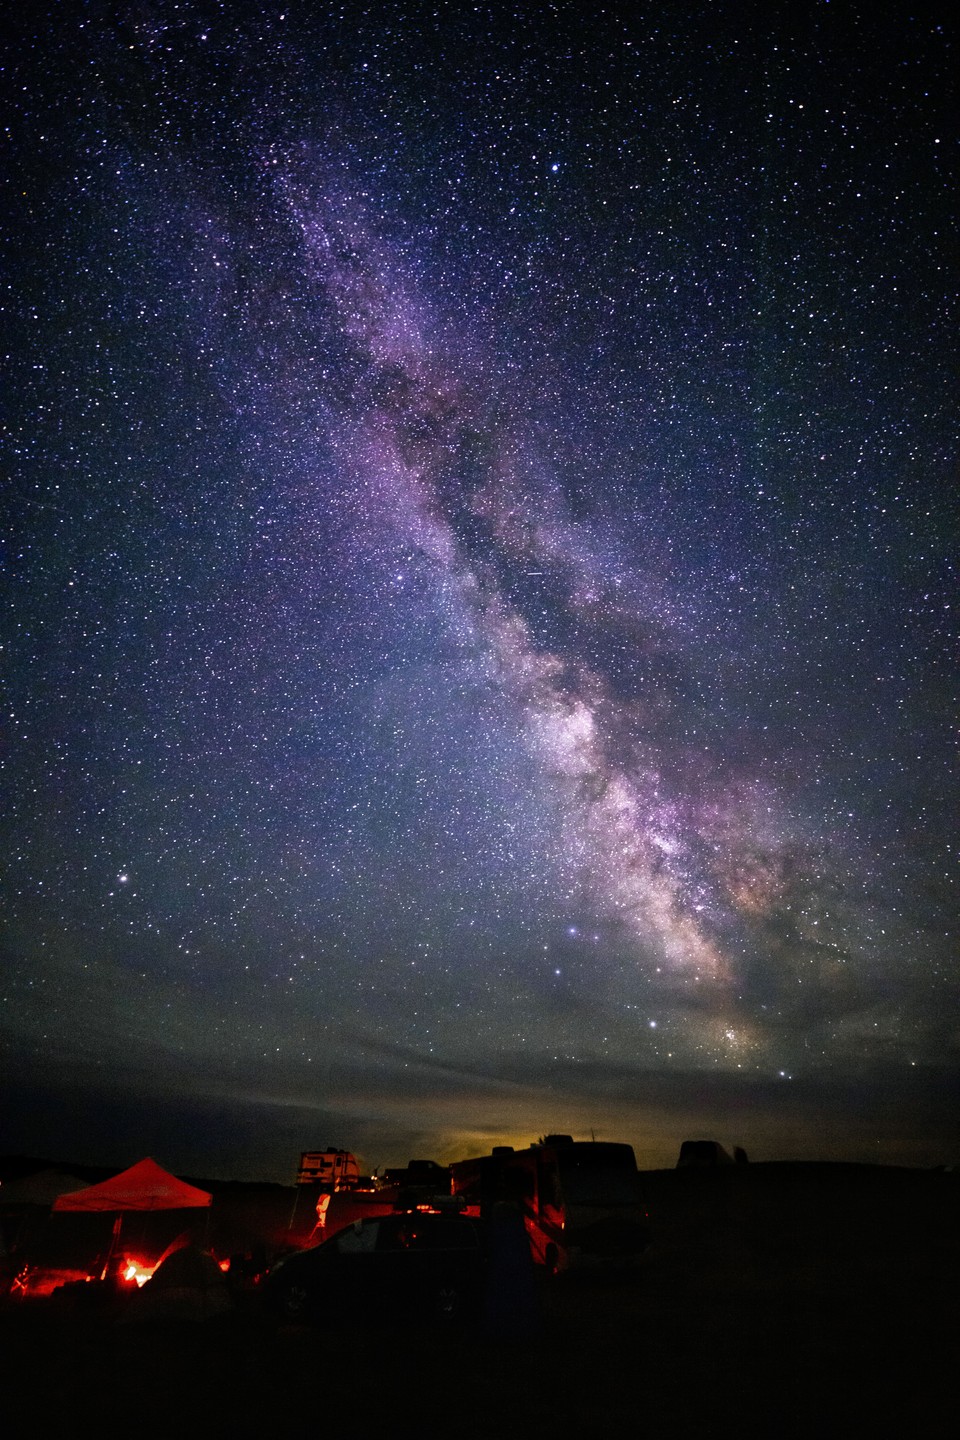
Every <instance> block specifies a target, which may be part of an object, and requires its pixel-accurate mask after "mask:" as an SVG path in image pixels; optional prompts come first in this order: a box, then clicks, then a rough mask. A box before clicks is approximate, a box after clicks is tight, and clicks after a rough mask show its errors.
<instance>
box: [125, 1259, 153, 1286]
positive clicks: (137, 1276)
mask: <svg viewBox="0 0 960 1440" xmlns="http://www.w3.org/2000/svg"><path fill="white" fill-rule="evenodd" d="M155 1268H156V1267H155V1266H153V1265H144V1264H143V1262H142V1261H140V1260H133V1259H131V1258H130V1256H129V1255H128V1256H126V1258H125V1259H124V1262H123V1265H122V1267H121V1269H120V1278H121V1280H125V1281H126V1283H127V1284H128V1285H130V1284H133V1283H136V1285H137V1286H138V1287H139V1286H141V1285H146V1283H147V1281H148V1280H149V1279H150V1277H151V1275H152V1274H153V1272H154V1269H155Z"/></svg>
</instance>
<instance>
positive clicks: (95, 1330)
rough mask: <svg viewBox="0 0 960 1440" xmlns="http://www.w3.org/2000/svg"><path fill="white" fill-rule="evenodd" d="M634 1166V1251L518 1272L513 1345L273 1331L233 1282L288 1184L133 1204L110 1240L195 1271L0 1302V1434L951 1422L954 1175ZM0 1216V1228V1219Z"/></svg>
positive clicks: (894, 1429)
mask: <svg viewBox="0 0 960 1440" xmlns="http://www.w3.org/2000/svg"><path fill="white" fill-rule="evenodd" d="M74 1178H76V1176H74ZM641 1178H642V1182H643V1187H644V1194H645V1199H646V1203H647V1207H648V1211H649V1215H650V1223H651V1228H652V1233H653V1237H654V1242H653V1244H652V1246H651V1248H650V1251H649V1253H648V1254H647V1255H646V1256H645V1257H644V1259H643V1261H642V1263H641V1264H640V1265H639V1266H637V1267H631V1268H630V1269H629V1271H627V1272H624V1273H609V1274H608V1273H600V1274H594V1273H583V1274H577V1273H572V1272H571V1273H570V1274H567V1275H563V1276H560V1277H559V1278H547V1277H544V1276H538V1284H537V1310H536V1316H535V1320H534V1323H532V1324H531V1325H530V1326H529V1327H528V1328H527V1330H526V1332H525V1333H522V1334H517V1333H512V1332H508V1331H498V1329H497V1327H496V1326H495V1325H494V1326H490V1325H489V1324H487V1325H485V1324H483V1323H481V1324H479V1325H476V1326H468V1327H464V1328H454V1329H451V1330H449V1331H447V1330H441V1329H429V1328H425V1329H420V1328H416V1327H408V1328H390V1327H384V1326H381V1325H378V1324H377V1320H376V1317H375V1316H371V1317H370V1320H369V1323H367V1322H364V1321H358V1320H357V1319H356V1317H354V1318H352V1319H351V1320H350V1321H349V1322H345V1321H342V1320H341V1319H339V1318H338V1317H337V1316H335V1315H331V1316H330V1317H329V1318H328V1320H327V1321H326V1322H325V1323H323V1324H321V1325H319V1326H307V1325H295V1324H286V1323H278V1322H277V1320H276V1319H275V1318H274V1317H272V1316H270V1315H269V1314H267V1313H266V1312H265V1310H264V1308H263V1306H262V1305H261V1304H260V1303H259V1300H258V1294H257V1285H256V1284H255V1283H254V1282H253V1280H252V1278H251V1276H252V1274H253V1272H254V1271H255V1269H256V1263H257V1262H256V1256H257V1252H258V1251H259V1252H261V1253H263V1254H264V1255H267V1256H268V1257H269V1255H270V1254H271V1253H276V1252H277V1251H278V1250H279V1249H280V1248H282V1247H283V1245H284V1244H285V1243H290V1237H291V1234H292V1233H293V1235H294V1239H293V1243H301V1244H302V1243H303V1242H304V1240H305V1239H306V1238H307V1235H308V1234H309V1219H308V1217H307V1216H305V1215H304V1214H303V1213H301V1214H300V1215H299V1216H298V1214H297V1203H296V1202H297V1198H298V1197H297V1195H296V1193H295V1191H294V1190H293V1187H284V1186H278V1185H277V1186H266V1185H250V1186H245V1185H243V1184H240V1183H232V1184H220V1185H217V1184H215V1183H214V1184H211V1186H210V1194H211V1200H210V1202H209V1203H206V1204H199V1205H194V1206H192V1207H187V1208H179V1209H172V1210H169V1211H165V1212H161V1211H159V1210H154V1211H152V1212H151V1211H150V1210H149V1209H147V1210H142V1211H130V1212H127V1214H126V1217H125V1221H124V1224H128V1225H129V1226H130V1229H129V1232H128V1233H130V1234H139V1233H142V1232H141V1231H138V1229H137V1227H138V1225H140V1223H141V1222H142V1221H143V1220H144V1219H146V1220H148V1221H150V1222H152V1223H153V1224H154V1226H155V1227H156V1233H155V1234H154V1236H153V1243H154V1245H159V1244H160V1243H161V1242H162V1241H164V1239H165V1237H166V1243H167V1245H169V1244H170V1243H171V1241H176V1240H180V1241H182V1240H183V1239H184V1238H188V1239H191V1240H192V1242H193V1243H192V1244H190V1245H184V1244H183V1243H181V1244H180V1245H179V1251H180V1254H181V1256H185V1255H186V1256H189V1257H191V1258H190V1259H189V1260H188V1261H186V1262H184V1261H183V1260H182V1259H181V1263H180V1273H179V1275H176V1274H175V1275H174V1277H173V1282H172V1283H170V1284H169V1285H168V1287H167V1289H168V1295H167V1301H166V1303H164V1304H156V1305H153V1304H147V1303H146V1300H147V1297H148V1295H149V1293H150V1285H149V1284H148V1285H146V1286H144V1287H143V1288H142V1289H140V1288H138V1287H137V1286H133V1287H132V1288H131V1289H130V1290H129V1293H127V1294H126V1295H121V1296H120V1297H119V1298H116V1299H115V1300H114V1301H113V1302H112V1303H111V1304H110V1305H106V1304H102V1303H97V1302H95V1300H94V1298H93V1297H94V1295H95V1294H96V1287H93V1288H91V1287H90V1286H89V1285H83V1284H82V1283H81V1284H74V1285H71V1284H70V1283H67V1284H64V1285H62V1286H61V1287H60V1288H59V1289H55V1290H53V1291H52V1292H50V1293H48V1294H46V1295H43V1296H39V1295H38V1296H35V1297H33V1298H27V1297H21V1298H19V1299H18V1298H17V1297H16V1296H13V1295H8V1296H7V1298H6V1300H5V1301H4V1304H3V1309H2V1320H0V1323H2V1351H0V1353H2V1356H3V1360H2V1367H3V1393H4V1396H5V1408H6V1413H7V1415H8V1416H10V1417H13V1416H17V1417H19V1418H18V1420H17V1425H16V1426H15V1428H14V1429H12V1430H10V1431H9V1432H8V1433H11V1434H16V1435H19V1434H30V1435H43V1434H52V1433H60V1432H61V1431H62V1430H63V1429H65V1428H66V1427H68V1426H69V1427H70V1428H74V1427H76V1426H77V1425H78V1424H79V1423H80V1421H81V1420H83V1421H85V1422H88V1423H89V1424H90V1425H91V1426H95V1427H96V1429H97V1430H98V1431H99V1433H100V1434H101V1435H109V1434H120V1433H129V1432H130V1430H131V1429H135V1430H136V1432H137V1433H139V1434H147V1435H149V1434H161V1433H167V1431H168V1430H170V1429H171V1428H175V1429H176V1431H177V1432H178V1433H180V1434H182V1435H188V1436H190V1435H198V1436H199V1435H203V1436H219V1435H224V1436H225V1435H231V1436H245V1435H251V1436H253V1435H266V1436H269V1435H272V1434H276V1433H280V1432H283V1431H287V1430H288V1429H289V1430H291V1431H292V1432H293V1431H296V1432H299V1431H301V1430H303V1429H305V1428H309V1429H310V1430H314V1429H317V1428H320V1429H322V1430H324V1431H326V1430H329V1429H336V1430H338V1431H345V1430H348V1429H349V1431H350V1432H351V1433H352V1432H354V1431H356V1430H361V1431H365V1430H367V1429H370V1430H373V1431H376V1430H379V1429H381V1428H383V1427H387V1428H388V1429H389V1428H394V1427H395V1426H396V1423H397V1421H398V1419H399V1418H400V1417H404V1416H406V1417H416V1425H415V1428H416V1430H417V1432H418V1433H419V1432H420V1430H423V1429H426V1430H429V1431H430V1432H431V1433H432V1432H433V1431H434V1430H438V1429H440V1428H441V1427H442V1428H443V1429H444V1431H451V1432H452V1433H455V1434H456V1435H458V1436H466V1437H469V1436H482V1435H489V1434H498V1435H514V1434H516V1435H521V1434H523V1435H526V1434H532V1435H539V1434H549V1435H551V1436H553V1435H558V1436H560V1435H567V1434H571V1435H573V1434H578V1435H589V1434H599V1433H602V1432H606V1431H607V1430H609V1429H610V1428H611V1427H613V1426H617V1427H630V1433H632V1431H633V1430H635V1429H637V1428H638V1427H639V1426H640V1425H641V1424H642V1425H643V1426H644V1427H646V1426H647V1425H649V1424H656V1425H662V1426H664V1427H665V1428H666V1429H667V1430H668V1431H669V1433H670V1434H671V1435H674V1436H684V1435H693V1434H704V1433H719V1432H720V1430H721V1429H724V1428H727V1427H732V1426H736V1428H737V1430H738V1431H739V1433H741V1434H756V1435H774V1434H775V1435H777V1436H791V1435H797V1436H799V1435H801V1434H804V1435H806V1434H809V1433H818V1434H830V1433H841V1432H842V1431H843V1430H845V1429H849V1430H851V1431H853V1430H856V1431H857V1432H861V1433H862V1432H864V1431H868V1432H871V1433H872V1434H874V1435H885V1434H898V1433H903V1432H905V1431H912V1432H913V1433H918V1434H923V1435H926V1436H936V1435H946V1434H948V1433H952V1423H953V1422H954V1421H955V1414H956V1407H955V1404H954V1399H953V1392H954V1381H953V1375H954V1370H955V1367H954V1363H953V1362H954V1358H955V1353H956V1342H957V1336H958V1333H960V1327H958V1320H960V1316H958V1300H957V1297H958V1284H957V1281H958V1278H960V1263H958V1262H960V1237H958V1227H957V1224H956V1220H957V1214H958V1206H957V1199H958V1177H957V1175H956V1174H955V1173H946V1172H943V1171H917V1170H904V1169H898V1168H894V1167H880V1166H862V1165H842V1164H823V1165H818V1164H797V1165H790V1164H773V1163H768V1164H751V1165H748V1166H731V1167H729V1168H715V1169H711V1168H705V1169H690V1170H683V1169H677V1170H673V1171H666V1170H662V1171H648V1172H641ZM188 1183H189V1182H188ZM4 1188H7V1187H4ZM197 1188H202V1187H197ZM42 1189H43V1186H42V1184H40V1185H38V1187H37V1192H38V1193H39V1192H40V1191H42ZM48 1190H49V1181H48ZM14 1193H15V1192H14ZM65 1193H69V1192H65ZM79 1193H80V1194H82V1193H83V1192H82V1189H81V1190H80V1192H79ZM180 1198H191V1197H190V1196H189V1195H187V1194H185V1192H184V1193H183V1194H181V1197H180ZM32 1208H33V1209H34V1211H35V1215H34V1217H33V1219H32V1222H31V1223H32V1225H33V1227H34V1230H33V1235H32V1238H31V1243H32V1244H34V1245H37V1244H38V1240H37V1236H38V1235H39V1234H40V1233H41V1232H42V1231H44V1230H46V1231H47V1232H48V1242H49V1234H50V1233H52V1231H53V1230H54V1227H55V1226H56V1225H58V1224H61V1225H65V1227H66V1228H65V1229H63V1232H62V1235H61V1237H60V1240H59V1241H58V1243H59V1244H61V1247H63V1246H64V1245H68V1244H72V1245H74V1246H76V1245H77V1244H78V1243H79V1232H80V1230H81V1229H82V1228H83V1226H84V1225H86V1226H87V1227H88V1231H89V1229H90V1228H91V1227H93V1228H96V1227H98V1226H99V1231H98V1237H97V1243H98V1244H99V1245H101V1246H102V1245H103V1243H104V1238H105V1236H106V1239H107V1243H108V1246H109V1240H110V1239H111V1238H112V1232H113V1228H114V1226H115V1224H116V1221H115V1217H114V1216H112V1215H111V1214H109V1213H108V1212H103V1211H101V1212H97V1211H88V1212H87V1213H83V1212H82V1211H74V1212H73V1213H71V1212H70V1211H69V1210H61V1211H60V1212H55V1211H53V1210H52V1208H51V1207H50V1205H49V1202H48V1204H47V1205H46V1206H44V1205H43V1204H39V1205H34V1206H33V1207H32ZM161 1215H163V1216H164V1217H165V1218H164V1219H163V1221H162V1222H161V1223H160V1224H159V1225H158V1224H157V1222H159V1221H160V1217H161ZM41 1217H42V1218H41ZM185 1220H189V1224H185ZM4 1223H5V1236H7V1235H8V1234H9V1231H10V1228H11V1227H10V1216H9V1212H5V1221H4ZM191 1227H192V1230H191ZM68 1231H69V1232H70V1237H69V1241H68V1239H67V1232H68ZM161 1232H162V1233H161ZM188 1232H189V1233H188ZM294 1232H296V1233H294ZM89 1240H90V1236H89V1234H88V1235H87V1236H86V1238H85V1239H84V1242H83V1243H85V1244H89ZM204 1247H206V1248H207V1249H208V1250H209V1249H211V1248H212V1251H213V1254H214V1255H220V1253H221V1251H224V1252H226V1253H227V1254H232V1255H233V1256H234V1263H235V1269H234V1273H233V1274H232V1275H231V1273H230V1270H229V1269H228V1270H225V1271H224V1270H220V1269H219V1268H218V1267H217V1266H215V1265H213V1262H212V1261H209V1256H208V1262H209V1264H208V1268H206V1269H204V1267H203V1266H202V1265H199V1264H197V1263H196V1258H195V1257H196V1256H198V1255H202V1254H203V1253H204ZM75 1253H79V1252H75ZM176 1253H177V1252H176V1249H175V1250H174V1251H173V1252H172V1254H173V1255H174V1257H175V1256H176ZM61 1258H62V1248H61ZM244 1261H245V1262H246V1263H245V1264H244V1263H243V1262H244ZM209 1266H212V1269H211V1268H209ZM213 1271H216V1272H217V1273H216V1274H214V1273H213ZM158 1279H159V1271H158Z"/></svg>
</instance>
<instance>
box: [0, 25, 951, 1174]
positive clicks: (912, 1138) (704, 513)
mask: <svg viewBox="0 0 960 1440" xmlns="http://www.w3.org/2000/svg"><path fill="white" fill-rule="evenodd" d="M44 11H45V13H44ZM5 49H6V54H7V63H6V69H5V74H4V87H3V88H4V94H5V97H6V105H5V110H6V114H5V120H4V123H5V125H6V127H7V132H6V146H5V148H6V153H7V160H6V161H5V165H4V171H5V177H6V178H5V181H4V189H3V214H4V225H3V255H4V268H3V320H4V322H5V323H4V337H5V339H4V346H3V350H4V353H5V379H4V381H3V400H2V404H3V410H4V420H5V426H4V453H5V467H4V468H5V472H6V477H7V479H6V483H5V485H4V526H3V532H4V540H5V556H4V558H5V576H6V579H5V612H4V613H5V624H4V642H5V656H6V657H7V659H6V664H5V665H4V672H3V673H4V684H5V690H6V696H5V705H4V716H5V738H4V741H3V787H4V788H3V801H2V807H0V808H2V819H0V823H2V829H3V850H2V853H3V859H4V872H5V878H4V892H5V899H4V902H3V903H4V922H3V961H2V963H3V970H2V981H3V986H2V996H3V1004H2V1009H0V1038H2V1046H3V1055H4V1062H5V1063H4V1068H5V1072H6V1080H5V1086H4V1088H5V1091H6V1094H7V1100H6V1102H5V1107H4V1115H3V1121H2V1124H0V1148H2V1149H4V1150H7V1151H13V1150H22V1151H25V1152H26V1153H30V1154H40V1155H50V1154H52V1155H54V1156H61V1157H69V1158H72V1159H74V1160H78V1161H80V1160H86V1161H88V1162H90V1163H94V1162H96V1163H113V1162H114V1161H115V1162H116V1163H117V1166H118V1168H119V1166H120V1165H125V1164H128V1163H131V1162H133V1161H134V1160H137V1159H139V1158H141V1157H142V1156H143V1155H146V1154H153V1155H154V1156H155V1157H156V1158H157V1159H158V1160H159V1161H160V1162H161V1163H163V1164H165V1165H167V1166H169V1167H170V1168H172V1169H177V1170H179V1172H180V1173H193V1174H195V1175H197V1174H198V1175H210V1176H222V1177H235V1178H251V1179H252V1178H268V1179H279V1180H286V1181H290V1180H292V1179H293V1175H294V1172H295V1168H296V1163H297V1160H298V1157H299V1153H300V1151H301V1150H303V1149H313V1148H320V1147H322V1146H325V1145H328V1144H336V1145H341V1146H344V1147H346V1148H349V1149H352V1150H354V1151H356V1152H357V1153H358V1154H359V1155H360V1156H361V1158H362V1160H363V1161H364V1162H365V1163H366V1164H367V1165H369V1166H374V1165H382V1164H396V1163H403V1162H404V1161H405V1160H406V1159H407V1158H408V1157H409V1156H421V1155H422V1156H432V1157H433V1158H435V1159H438V1160H449V1159H453V1158H456V1157H457V1156H461V1155H466V1154H470V1153H478V1152H480V1151H482V1150H485V1149H487V1148H489V1146H490V1144H491V1143H498V1142H507V1143H516V1144H521V1143H529V1141H530V1140H532V1139H535V1138H536V1137H537V1135H539V1134H542V1133H544V1132H545V1131H548V1130H564V1131H570V1132H573V1133H575V1134H577V1135H578V1136H580V1137H589V1135H590V1133H591V1132H593V1133H594V1134H595V1135H596V1137H597V1138H598V1139H601V1138H602V1139H613V1140H626V1141H628V1142H630V1143H631V1144H633V1145H634V1147H635V1149H636V1152H637V1157H638V1161H639V1163H640V1164H641V1166H644V1167H653V1166H659V1165H671V1164H673V1163H674V1161H675V1159H676V1154H677V1151H678V1149H679V1145H680V1142H681V1141H682V1140H683V1139H685V1138H699V1137H710V1138H716V1139H719V1140H720V1141H722V1143H724V1144H725V1145H726V1146H728V1148H729V1147H732V1145H733V1144H741V1145H743V1146H744V1147H745V1148H746V1150H747V1152H748V1154H749V1155H750V1157H751V1159H758V1160H763V1159H771V1160H772V1159H835V1160H836V1159H848V1160H868V1161H869V1160H875V1161H881V1162H885V1163H905V1164H917V1165H933V1164H937V1163H943V1162H951V1161H954V1160H956V1159H957V1158H958V1155H957V1151H958V1149H960V1138H958V1131H957V1124H956V1122H957V1113H958V1105H957V1101H958V1093H960V1092H958V1085H957V1079H958V1067H957V1061H958V1042H960V973H958V966H957V960H956V926H955V920H956V913H955V907H954V901H953V898H952V893H951V886H952V881H953V877H954V866H955V855H956V843H955V840H956V816H957V814H958V810H960V807H958V803H957V801H958V796H957V786H956V770H955V768H954V751H953V744H952V739H951V730H952V727H953V723H954V720H955V715H956V709H955V704H954V701H955V686H954V681H955V676H956V659H955V650H954V648H953V639H952V634H951V630H952V620H953V617H954V615H955V609H954V610H953V611H951V603H952V602H953V600H954V580H953V570H952V565H951V556H952V547H953V542H954V538H955V534H956V529H955V495H956V481H955V456H956V445H955V427H954V417H955V396H956V391H955V368H954V366H955V358H956V354H955V341H954V334H955V331H954V326H955V318H956V317H955V315H954V314H952V313H951V311H952V298H953V291H954V285H955V278H956V270H955V249H954V248H953V242H954V237H955V216H954V214H953V208H952V196H953V192H952V186H951V180H950V175H949V171H948V154H947V152H948V151H949V150H951V148H952V143H953V140H954V138H955V132H954V129H953V119H952V110H953V104H954V100H955V97H954V96H951V94H950V77H951V73H952V71H953V69H954V65H955V60H954V58H953V57H952V46H951V44H950V37H949V36H948V35H947V34H946V32H945V30H944V26H943V24H942V11H941V10H940V9H938V8H932V9H931V8H926V7H924V6H923V5H920V6H915V7H914V6H906V5H903V4H900V5H887V6H884V5H882V4H880V5H878V4H876V3H872V0H871V3H868V0H863V3H830V4H827V3H813V0H811V3H807V4H789V5H788V4H778V3H772V4H770V3H765V4H759V3H757V4H755V5H751V4H737V5H728V4H722V3H721V4H710V3H700V4H696V3H691V4H684V5H671V4H669V3H666V4H664V3H658V4H650V5H647V4H644V3H638V4H635V5H619V4H609V5H606V6H600V5H598V6H593V5H591V6H587V5H578V4H573V3H565V0H558V3H556V4H549V3H542V4H537V5H516V6H499V5H497V6H494V5H490V4H477V5H467V4H464V5H460V4H453V3H449V0H435V3H433V4H416V3H413V0H401V3H397V4H388V3H381V4H372V5H348V6H340V5H336V4H332V3H331V4H329V5H326V4H323V5H321V4H302V3H291V4H288V5H282V4H276V5H267V4H263V3H261V4H256V5H255V4H250V3H242V0H241V3H223V4H218V3H216V0H207V3H194V0H184V3H178V4H175V3H163V0H160V3H154V4H150V3H147V0H140V3H132V4H129V5H123V4H119V5H106V4H98V3H90V4H85V5H81V4H76V3H70V0H68V3H63V4H50V5H47V6H46V7H44V6H38V7H20V12H19V15H18V16H17V17H16V18H15V20H14V21H13V22H11V21H10V20H9V17H8V21H7V34H6V40H5Z"/></svg>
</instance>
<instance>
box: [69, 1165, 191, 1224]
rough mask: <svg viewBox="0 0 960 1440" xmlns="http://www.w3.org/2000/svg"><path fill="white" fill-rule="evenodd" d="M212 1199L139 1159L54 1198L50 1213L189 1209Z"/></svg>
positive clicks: (160, 1168) (165, 1171)
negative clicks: (124, 1168) (112, 1174)
mask: <svg viewBox="0 0 960 1440" xmlns="http://www.w3.org/2000/svg"><path fill="white" fill-rule="evenodd" d="M212 1200H213V1196H212V1195H210V1194H209V1193H208V1192H207V1191H206V1190H198V1189H197V1187H196V1186H195V1185H187V1184H186V1183H185V1181H183V1180H178V1179H177V1177H176V1175H171V1174H170V1173H169V1171H167V1170H164V1169H163V1167H162V1166H160V1165H158V1164H157V1162H156V1160H150V1159H149V1158H148V1159H146V1160H140V1161H139V1162H138V1163H137V1164H136V1165H131V1166H130V1169H129V1170H122V1171H121V1172H120V1174H119V1175H114V1176H112V1177H111V1179H109V1180H104V1181H102V1182H101V1184H99V1185H86V1186H84V1188H83V1189H82V1190H71V1191H70V1192H69V1193H68V1194H66V1195H58V1196H57V1198H56V1200H55V1201H54V1202H53V1208H54V1210H85V1211H91V1210H95V1211H104V1210H116V1211H122V1210H192V1209H199V1207H200V1206H202V1205H209V1204H211V1202H212Z"/></svg>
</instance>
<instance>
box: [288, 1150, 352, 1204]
mask: <svg viewBox="0 0 960 1440" xmlns="http://www.w3.org/2000/svg"><path fill="white" fill-rule="evenodd" d="M359 1183H360V1167H359V1165H358V1164H357V1161H356V1157H355V1156H353V1155H351V1154H350V1151H349V1150H334V1149H332V1148H331V1149H328V1150H304V1151H302V1152H301V1155H300V1166H299V1169H298V1170H297V1184H298V1185H319V1186H321V1188H322V1189H324V1190H326V1191H327V1192H328V1193H330V1194H332V1193H334V1192H335V1191H337V1190H355V1189H356V1188H357V1186H358V1185H359Z"/></svg>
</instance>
